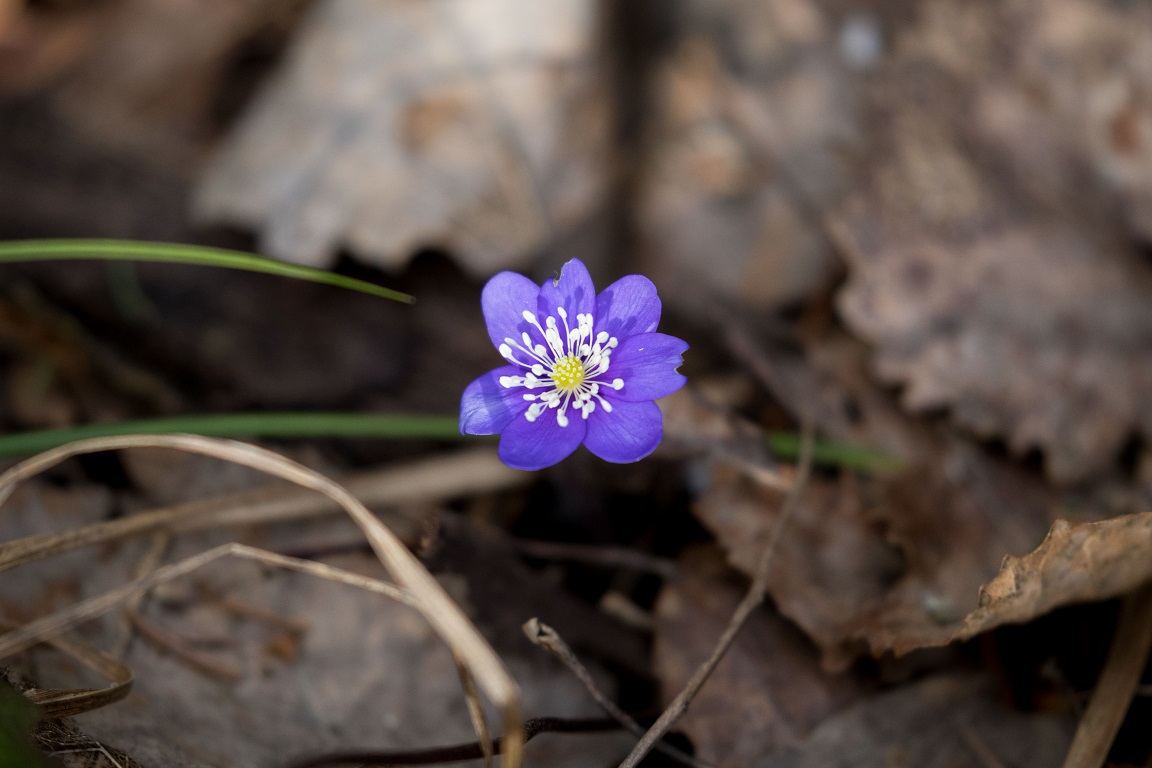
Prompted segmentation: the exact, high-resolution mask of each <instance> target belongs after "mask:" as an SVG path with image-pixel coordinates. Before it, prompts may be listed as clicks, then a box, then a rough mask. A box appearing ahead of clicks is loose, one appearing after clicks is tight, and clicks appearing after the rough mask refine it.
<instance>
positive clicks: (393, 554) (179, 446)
mask: <svg viewBox="0 0 1152 768" xmlns="http://www.w3.org/2000/svg"><path fill="white" fill-rule="evenodd" d="M124 448H174V449H176V450H183V451H188V452H190V453H198V454H203V455H205V456H213V457H215V458H218V459H222V460H224V461H231V462H234V463H237V464H241V465H244V466H248V467H252V468H253V469H257V470H260V471H262V472H266V473H268V474H271V475H275V476H277V477H280V478H283V479H285V480H288V481H290V482H293V483H296V484H297V485H300V486H303V487H305V488H311V489H312V490H315V491H319V492H320V493H322V494H324V495H325V496H327V497H328V498H329V499H331V500H332V501H334V502H336V503H337V504H339V505H340V506H341V507H343V508H344V510H345V511H346V512H347V513H348V514H349V516H351V517H352V519H353V520H354V521H355V522H356V524H357V525H359V526H360V529H361V530H362V531H363V532H364V535H365V536H366V537H367V539H368V542H369V544H370V545H371V546H372V549H373V550H374V551H375V552H376V555H377V557H378V558H379V559H380V561H381V563H382V564H383V565H384V567H385V568H386V569H387V570H388V572H389V573H390V574H391V575H392V578H394V579H395V580H396V582H397V584H399V585H400V586H402V587H405V588H406V589H407V590H408V592H409V593H410V595H411V596H412V597H413V598H414V600H415V603H414V605H415V607H416V609H417V610H419V611H420V612H421V613H422V614H423V615H424V617H425V618H426V619H427V620H428V622H429V623H430V624H431V625H432V627H433V628H434V629H435V630H436V632H437V634H439V635H440V637H441V638H442V639H443V640H444V642H446V643H447V644H448V645H449V647H450V648H451V649H452V652H453V653H454V654H456V655H458V657H459V658H460V659H462V660H463V661H464V662H465V663H466V664H467V665H468V668H469V671H470V673H471V674H472V675H473V676H474V677H475V679H476V681H477V683H478V684H479V686H480V688H481V689H483V690H484V692H485V693H486V694H487V695H488V697H489V698H491V699H492V701H493V702H494V703H496V704H497V706H499V707H500V709H501V712H502V714H503V721H504V723H503V725H504V733H505V741H504V755H505V758H506V764H507V765H508V766H511V768H518V766H519V765H520V762H521V757H522V750H523V744H524V732H523V717H522V714H521V707H520V693H519V689H518V688H517V686H516V683H515V681H514V680H513V679H512V677H511V675H509V674H508V671H507V670H506V669H505V668H504V665H503V664H502V663H501V662H500V659H499V657H498V656H497V655H496V653H495V651H493V650H492V647H491V646H490V645H488V643H487V641H485V640H484V638H483V637H482V636H481V635H480V633H479V631H477V629H476V628H475V627H474V626H473V625H472V623H471V622H470V621H469V620H468V618H467V617H466V616H465V615H464V613H463V612H462V611H461V610H460V609H459V608H458V607H457V606H456V604H455V603H454V602H453V601H452V598H451V597H449V596H448V594H447V593H446V592H445V591H444V589H443V587H441V586H440V584H439V583H438V582H437V581H436V579H435V578H434V577H433V576H432V574H430V573H428V571H427V570H426V569H425V568H424V566H423V565H421V564H420V561H419V560H417V559H416V558H415V557H414V556H413V555H412V554H411V553H410V552H409V551H408V549H407V547H405V546H404V544H403V542H401V541H400V540H399V539H398V538H396V536H395V535H394V534H393V533H392V532H391V531H390V530H388V528H387V527H386V526H385V525H384V524H383V523H381V522H380V521H379V520H378V519H376V518H375V517H374V516H373V515H372V513H371V512H369V511H368V509H367V507H365V506H364V505H363V504H362V503H360V501H359V500H358V499H356V497H355V496H353V495H352V494H351V493H349V492H348V491H347V490H346V489H345V488H343V487H342V486H340V485H339V484H337V483H335V482H333V481H332V480H329V479H328V478H327V477H325V476H323V475H321V474H320V473H318V472H315V471H313V470H311V469H308V468H307V467H304V466H302V465H300V464H297V463H296V462H294V461H291V460H289V459H286V458H284V457H283V456H280V455H278V454H276V453H273V452H272V451H269V450H266V449H264V448H260V447H258V446H254V445H249V444H247V443H241V442H237V441H233V440H219V439H215V438H207V437H200V436H196V435H126V436H116V437H104V438H95V439H91V440H80V441H77V442H74V443H70V444H68V445H65V446H61V447H60V448H56V449H54V450H51V451H46V452H45V453H42V454H40V455H38V456H34V457H32V458H31V459H28V460H26V461H24V462H21V463H20V464H17V465H16V466H15V467H12V468H11V469H9V470H8V471H7V472H5V473H4V474H3V475H0V503H3V501H4V500H5V499H7V498H8V496H10V495H11V493H12V490H13V488H14V487H15V485H16V484H17V483H19V482H21V481H22V480H25V479H27V478H29V477H32V476H34V475H36V474H38V473H40V472H43V471H44V470H46V469H49V468H50V467H53V466H55V465H56V464H59V463H60V462H62V461H64V460H65V459H68V458H70V457H72V456H76V455H80V454H85V453H95V452H98V451H107V450H120V449H124ZM227 547H228V545H225V548H227ZM220 549H221V548H217V550H211V551H210V552H217V554H215V555H214V556H213V558H212V559H214V558H215V557H220V556H222V554H225V553H223V552H219V550H220ZM205 554H209V553H205ZM202 558H203V556H202V555H201V556H197V557H193V558H189V559H188V560H186V561H183V563H181V564H177V565H183V564H184V563H188V562H189V561H197V560H198V559H202ZM202 564H203V563H197V567H198V565H202ZM174 567H175V566H167V567H166V568H161V569H159V570H157V571H155V572H154V573H153V574H151V575H150V576H148V577H145V578H144V579H141V580H139V581H138V582H136V583H134V584H133V585H131V587H132V588H131V589H129V590H128V592H127V594H122V593H123V592H124V589H123V588H121V589H119V590H113V593H121V594H119V595H117V599H116V600H114V601H112V602H111V603H109V602H108V600H107V595H101V596H97V597H96V598H92V599H90V600H86V601H83V602H82V603H80V604H78V605H77V606H73V609H69V613H70V615H69V617H68V619H67V621H65V622H63V623H62V624H61V623H60V621H59V616H60V614H55V615H53V616H48V617H45V618H44V619H39V620H37V621H35V622H32V623H31V624H29V625H27V626H25V627H24V628H22V629H20V630H16V631H15V632H12V633H9V634H7V635H4V636H3V637H0V656H3V655H5V654H6V653H11V652H13V650H14V649H17V648H20V647H27V645H28V644H31V643H34V642H36V641H37V639H38V638H40V637H43V636H46V635H49V634H55V633H57V632H59V631H61V630H62V629H64V628H66V627H67V626H71V625H72V624H74V623H76V622H78V621H81V620H83V618H84V617H86V616H85V614H87V617H90V616H92V615H96V614H98V613H100V612H103V611H104V610H107V609H108V608H110V607H112V606H114V605H117V604H119V603H120V602H123V600H124V599H127V597H129V596H131V595H132V594H135V593H136V592H137V591H139V590H140V589H141V587H140V584H148V585H149V587H151V586H154V585H155V584H156V583H159V581H157V580H156V577H157V576H159V575H161V574H165V578H172V577H171V576H170V575H167V574H168V572H169V569H171V568H174ZM149 587H144V588H145V589H146V588H149ZM108 594H112V593H108ZM81 607H82V608H83V610H81V611H77V610H75V609H76V608H81ZM93 611H95V613H93ZM34 626H38V629H37V630H36V632H34V633H32V634H31V635H30V634H29V633H28V630H29V628H31V627H34Z"/></svg>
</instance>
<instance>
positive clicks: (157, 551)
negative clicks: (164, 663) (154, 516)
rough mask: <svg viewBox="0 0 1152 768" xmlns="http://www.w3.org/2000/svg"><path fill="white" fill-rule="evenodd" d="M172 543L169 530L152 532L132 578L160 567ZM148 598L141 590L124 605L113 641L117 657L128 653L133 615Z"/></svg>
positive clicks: (136, 614) (113, 649) (137, 613)
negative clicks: (149, 541)
mask: <svg viewBox="0 0 1152 768" xmlns="http://www.w3.org/2000/svg"><path fill="white" fill-rule="evenodd" d="M171 543H172V534H170V533H168V532H167V531H157V532H156V533H154V534H152V542H151V544H150V545H149V547H148V549H147V551H145V552H144V557H142V558H141V559H140V562H139V563H138V564H137V565H136V570H135V571H134V572H133V574H132V578H133V579H139V578H142V577H144V576H147V575H148V574H149V573H151V572H152V571H154V570H156V569H157V568H159V567H160V564H161V563H162V562H163V561H164V553H165V552H167V551H168V546H169V545H170V544H171ZM147 598H148V593H147V592H141V593H140V594H138V595H136V596H135V597H133V598H132V599H131V600H129V601H128V602H127V603H126V604H125V605H124V608H123V610H122V611H121V614H122V618H123V621H122V622H121V623H120V625H119V626H118V628H117V634H116V636H115V639H114V640H113V641H112V655H113V656H115V657H116V658H119V659H122V658H124V657H125V656H127V655H128V646H129V645H131V643H132V632H133V629H134V627H133V615H135V616H139V615H140V611H141V607H142V606H143V605H144V601H145V600H146V599H147Z"/></svg>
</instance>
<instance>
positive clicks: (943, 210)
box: [832, 0, 1152, 482]
mask: <svg viewBox="0 0 1152 768" xmlns="http://www.w3.org/2000/svg"><path fill="white" fill-rule="evenodd" d="M914 18H915V21H914V22H913V23H912V24H910V25H909V26H908V27H907V28H906V29H904V30H902V31H901V33H900V34H899V35H898V36H897V40H896V42H895V47H894V54H893V56H892V58H891V60H890V61H889V62H888V63H887V64H886V66H885V68H884V70H883V72H882V73H881V77H880V78H879V79H878V80H877V81H876V83H875V84H874V87H873V88H871V89H870V90H869V91H868V93H867V97H866V104H867V106H866V110H865V111H866V115H867V117H866V119H867V122H868V124H869V126H870V130H869V134H868V135H869V137H870V142H871V156H872V157H873V158H875V161H874V162H873V163H871V164H870V167H869V168H868V170H867V172H866V173H864V179H863V180H862V186H861V189H860V190H859V192H858V193H857V194H855V195H853V196H851V198H850V199H849V200H848V202H846V203H845V204H844V205H842V206H840V208H839V210H838V211H837V212H836V214H835V215H834V216H833V217H832V221H833V231H834V232H835V234H836V238H837V240H838V242H839V245H840V247H841V249H842V251H843V253H844V256H845V258H846V259H847V262H848V267H849V271H850V279H849V282H848V284H847V285H846V287H845V288H844V290H843V293H842V295H841V297H840V309H841V310H842V313H843V316H844V318H845V320H846V321H847V323H848V325H849V326H850V327H851V328H852V330H854V331H855V332H857V333H859V334H861V335H862V336H864V337H865V338H866V339H868V340H869V341H871V342H873V343H874V344H875V345H876V358H875V368H876V371H877V372H878V373H879V374H880V376H881V377H882V378H884V379H885V380H887V381H890V382H899V383H901V384H903V385H904V386H905V390H904V397H903V402H904V404H905V405H906V406H907V407H908V408H910V409H913V410H918V411H923V410H928V409H934V408H947V409H948V410H949V413H950V414H951V416H952V418H953V419H954V420H955V421H956V422H957V423H959V424H960V425H962V426H964V427H966V428H967V429H970V430H972V431H973V432H975V433H976V434H978V435H980V436H983V437H1003V438H1004V439H1005V440H1006V441H1007V442H1008V443H1009V445H1010V446H1011V447H1012V448H1013V449H1014V450H1015V451H1017V452H1020V453H1023V452H1026V451H1028V450H1030V449H1035V448H1038V449H1041V450H1042V451H1043V452H1044V455H1045V458H1046V462H1047V465H1046V466H1047V470H1048V473H1049V475H1050V476H1051V477H1052V478H1053V479H1054V480H1056V481H1059V482H1074V481H1079V480H1083V479H1085V478H1088V477H1091V476H1092V475H1094V474H1097V473H1099V472H1100V471H1101V470H1102V469H1103V468H1105V467H1107V466H1109V465H1110V463H1111V462H1112V461H1113V460H1114V458H1115V457H1116V455H1117V454H1118V453H1119V451H1120V450H1121V448H1122V447H1123V445H1124V444H1125V442H1126V441H1127V440H1128V439H1129V437H1130V436H1131V435H1132V434H1133V433H1136V432H1139V433H1142V434H1144V435H1145V436H1148V435H1152V405H1150V404H1149V400H1148V398H1147V397H1146V393H1147V392H1148V390H1149V388H1150V387H1152V353H1150V350H1152V268H1150V267H1149V265H1148V264H1147V262H1146V260H1142V259H1141V258H1140V257H1139V254H1138V253H1137V252H1136V250H1135V248H1134V247H1133V243H1132V239H1133V238H1134V237H1135V238H1145V239H1146V238H1147V237H1148V236H1149V231H1150V230H1149V228H1148V224H1147V221H1146V220H1147V218H1148V217H1147V211H1148V209H1149V208H1148V204H1147V202H1146V201H1147V199H1148V196H1149V194H1150V192H1149V190H1152V170H1150V169H1152V161H1149V159H1148V158H1149V157H1152V142H1149V141H1148V136H1147V134H1148V130H1147V125H1146V124H1147V123H1149V121H1152V118H1150V117H1149V116H1148V112H1149V110H1148V108H1147V105H1146V103H1145V102H1146V101H1147V99H1146V96H1144V95H1142V94H1146V93H1147V91H1148V88H1149V86H1150V85H1152V82H1150V78H1149V75H1148V72H1149V69H1148V67H1147V64H1146V62H1147V60H1148V54H1149V49H1148V43H1147V41H1148V40H1149V38H1150V34H1152V14H1150V13H1149V8H1148V7H1147V6H1144V5H1141V4H1095V3H1085V2H1081V1H1080V0H1065V1H1062V2H1056V3H1047V2H1024V3H1015V4H1011V5H1006V4H999V3H983V2H982V3H970V2H966V1H963V2H961V1H960V0H936V1H935V2H930V3H925V4H923V5H921V6H919V7H918V13H917V14H916V16H915V17H914ZM974 52H975V53H974ZM1104 62H1108V63H1107V64H1105V63H1104Z"/></svg>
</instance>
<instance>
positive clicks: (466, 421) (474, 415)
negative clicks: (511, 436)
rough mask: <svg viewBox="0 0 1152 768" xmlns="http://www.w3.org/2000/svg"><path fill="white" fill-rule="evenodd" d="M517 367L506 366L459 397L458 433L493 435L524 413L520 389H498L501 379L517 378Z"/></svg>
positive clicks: (518, 370) (522, 396) (519, 371)
mask: <svg viewBox="0 0 1152 768" xmlns="http://www.w3.org/2000/svg"><path fill="white" fill-rule="evenodd" d="M521 373H522V371H521V369H520V368H517V367H516V366H512V365H506V366H504V367H503V368H497V369H496V370H494V371H489V372H488V373H486V374H484V375H483V376H481V377H480V378H478V379H476V380H475V381H473V382H472V383H471V384H469V385H468V388H467V389H465V390H464V395H463V397H461V398H460V432H461V434H465V435H496V434H499V433H500V432H502V431H504V428H505V427H506V426H508V423H509V422H510V421H512V419H514V418H516V417H517V416H520V415H521V414H523V413H524V411H526V410H528V405H529V403H528V402H527V401H525V400H524V393H525V392H527V391H528V390H526V389H524V388H523V387H511V388H507V387H504V386H501V384H500V377H501V376H517V375H519V374H521Z"/></svg>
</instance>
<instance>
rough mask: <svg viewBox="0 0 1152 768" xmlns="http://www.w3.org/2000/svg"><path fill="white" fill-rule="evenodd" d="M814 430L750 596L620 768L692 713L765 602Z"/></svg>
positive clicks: (808, 432) (807, 430)
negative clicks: (722, 661) (701, 693)
mask: <svg viewBox="0 0 1152 768" xmlns="http://www.w3.org/2000/svg"><path fill="white" fill-rule="evenodd" d="M812 438H813V435H812V426H811V424H809V423H808V422H804V424H803V425H802V430H801V442H800V459H799V463H798V469H797V473H796V482H795V483H794V484H793V486H792V490H791V492H790V493H789V494H788V497H787V498H786V499H785V500H784V506H783V508H782V509H781V510H780V516H779V518H777V520H776V525H774V526H773V527H772V532H771V534H770V535H769V539H768V543H767V544H766V545H765V546H764V552H763V553H762V554H761V555H760V562H759V563H757V565H756V574H755V576H754V577H753V579H752V584H751V586H749V587H748V592H747V594H745V595H744V599H743V600H741V601H740V604H739V605H737V606H736V610H735V612H734V613H733V614H732V618H731V620H730V621H729V622H728V626H727V628H725V630H724V634H722V635H721V636H720V639H719V640H718V641H717V642H716V647H715V648H714V649H713V650H712V655H711V656H709V657H708V659H707V660H706V661H705V662H704V663H703V664H701V665H700V666H699V668H697V670H696V672H695V673H693V675H692V678H691V679H690V680H689V681H688V684H687V685H685V686H684V689H683V690H682V691H680V693H679V694H677V696H676V698H675V699H674V700H673V701H672V703H671V704H669V705H668V707H667V708H666V709H665V710H664V712H662V713H661V715H660V718H659V719H658V720H657V721H656V722H655V723H654V724H653V725H652V727H651V728H649V729H648V732H647V733H645V734H644V738H642V739H641V740H640V742H639V743H638V744H637V745H636V746H635V747H634V748H633V749H632V751H631V752H630V753H629V754H628V757H626V758H625V759H624V762H622V763H621V764H620V768H636V765H637V764H638V763H639V762H640V761H641V760H643V759H644V756H645V755H647V754H648V753H649V752H650V751H652V747H653V746H655V745H656V743H657V742H658V741H660V739H662V738H663V737H664V734H666V733H667V732H668V730H669V729H670V728H671V727H672V726H673V725H674V724H675V723H676V721H677V720H679V719H680V718H681V717H682V716H683V715H684V713H685V712H687V711H688V704H689V702H691V701H692V699H694V698H695V697H696V694H697V693H699V691H700V689H701V688H703V687H704V683H705V682H706V681H707V680H708V677H709V676H710V675H711V674H712V671H713V670H714V669H716V665H717V664H719V663H720V659H722V658H724V654H725V653H727V651H728V648H729V647H730V646H731V645H732V641H733V640H735V639H736V635H737V634H738V633H739V632H740V629H741V628H742V627H743V626H744V622H746V621H747V620H748V617H749V616H751V615H752V612H753V611H754V610H756V609H757V608H758V607H759V606H760V603H762V602H763V601H764V596H765V595H766V594H767V593H768V575H769V572H770V571H771V566H772V559H773V557H774V555H775V554H776V546H777V545H778V544H779V543H780V536H781V534H783V532H784V528H785V526H787V524H788V520H789V518H791V517H792V513H793V512H794V511H795V509H796V506H797V505H798V504H799V501H800V496H801V495H802V494H803V492H804V487H805V486H806V485H807V484H808V474H809V472H810V471H811V469H812Z"/></svg>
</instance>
